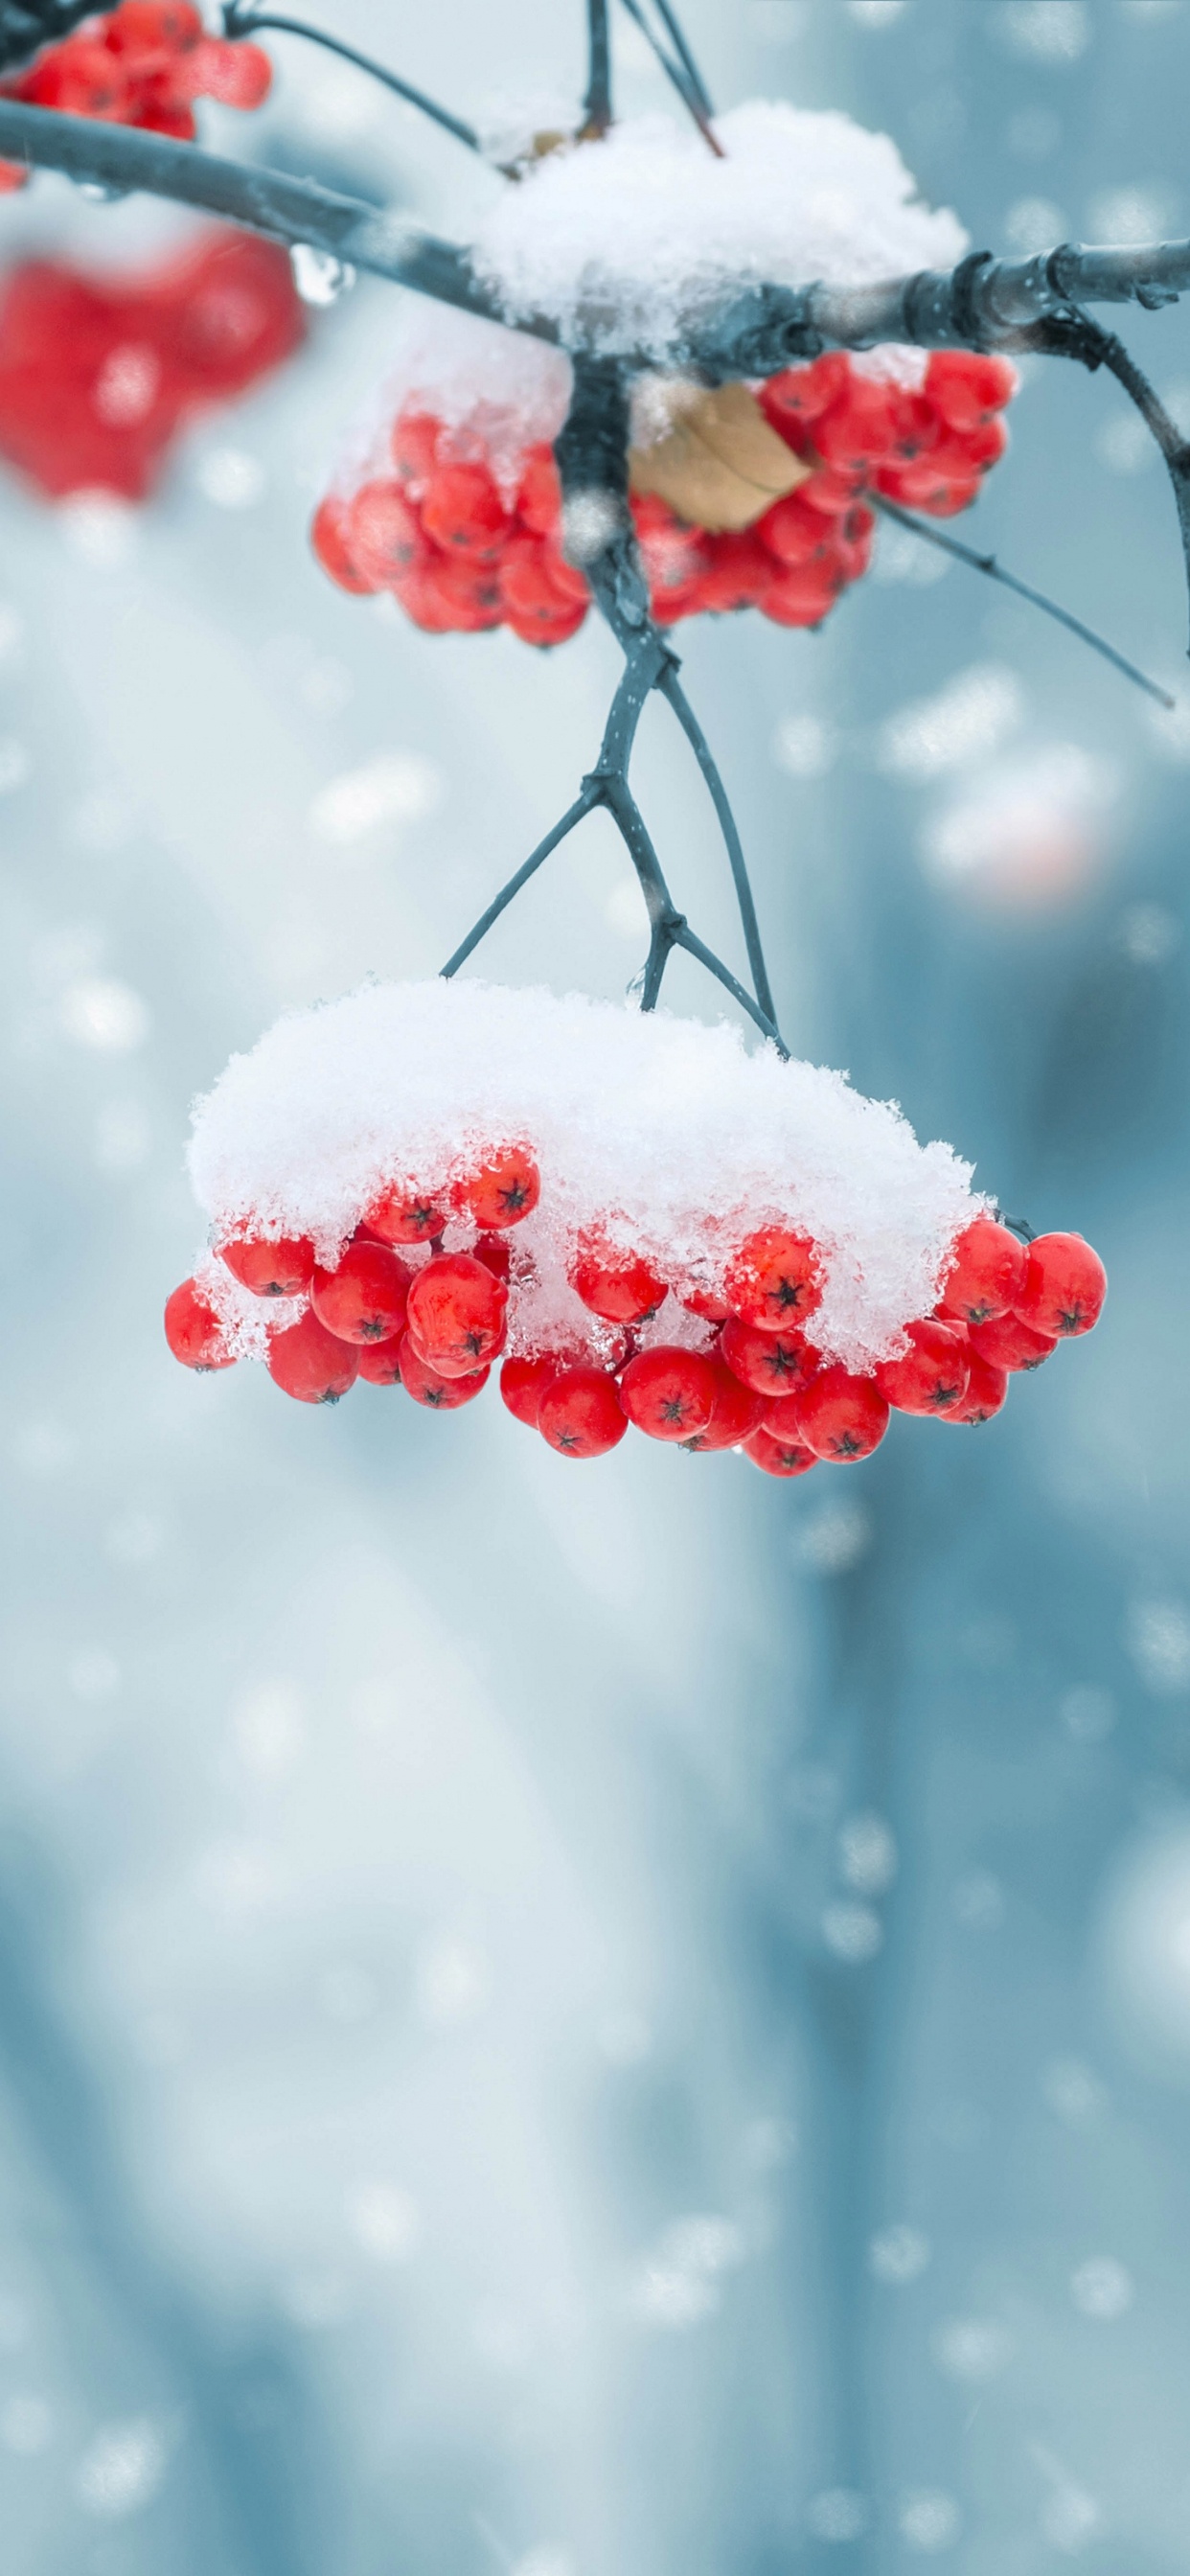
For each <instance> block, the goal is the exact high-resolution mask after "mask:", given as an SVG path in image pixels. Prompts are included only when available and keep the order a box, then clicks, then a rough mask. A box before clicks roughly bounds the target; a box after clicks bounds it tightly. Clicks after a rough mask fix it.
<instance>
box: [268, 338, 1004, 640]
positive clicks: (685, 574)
mask: <svg viewBox="0 0 1190 2576" xmlns="http://www.w3.org/2000/svg"><path fill="white" fill-rule="evenodd" d="M1016 381H1017V380H1016V374H1015V370H1014V369H1013V368H1012V367H1011V366H1010V365H1009V364H1008V362H1007V361H1006V360H1005V359H1003V358H994V357H981V356H979V355H977V354H975V353H974V352H972V351H969V350H965V349H942V350H936V351H935V352H934V354H933V355H932V356H931V357H930V359H929V361H928V363H927V365H926V368H925V372H924V375H923V378H922V381H921V384H920V385H919V386H918V387H917V388H916V389H913V390H910V389H909V388H908V387H907V386H905V385H904V384H901V383H899V382H897V381H896V380H895V379H894V378H892V377H889V376H877V375H872V374H870V373H867V372H865V371H864V369H863V368H862V367H859V366H857V365H856V364H855V363H854V361H853V360H852V359H851V358H849V357H848V356H847V355H846V353H845V352H844V351H842V350H836V351H832V352H831V353H830V354H829V355H828V356H826V357H822V358H816V359H815V360H814V362H813V364H812V365H810V366H805V367H790V368H788V369H787V370H786V372H785V373H784V374H783V375H780V376H773V377H771V378H770V379H769V380H768V381H767V383H765V384H763V385H761V386H760V387H759V388H758V392H757V400H758V401H759V403H760V406H761V409H762V411H763V413H764V415H765V418H766V419H767V421H768V422H769V424H770V426H771V427H772V428H773V429H775V430H776V431H777V432H778V433H779V435H780V437H781V438H782V439H783V440H784V442H785V445H786V446H787V447H789V448H790V449H792V451H793V453H794V454H795V455H796V456H797V457H798V459H799V460H800V462H801V463H802V464H803V465H805V466H806V467H807V468H808V469H809V470H808V472H807V473H806V475H805V477H804V479H803V480H802V481H801V482H800V483H799V485H798V487H797V489H796V490H795V491H793V492H790V493H788V494H787V495H786V496H785V497H784V498H783V499H781V500H778V501H776V502H774V503H773V505H772V506H771V507H770V508H769V509H767V510H765V511H764V513H763V515H762V516H760V517H759V518H757V519H756V520H755V521H754V522H753V524H752V525H751V526H750V527H748V528H745V529H743V530H742V531H740V532H738V533H734V532H733V533H712V532H711V531H709V530H708V529H705V528H700V527H697V526H694V525H692V524H691V523H690V522H689V521H687V520H684V519H681V518H679V517H678V516H677V515H676V513H675V512H674V511H673V510H672V509H671V508H670V507H669V506H668V505H667V503H666V502H665V501H663V500H660V499H659V498H657V497H656V495H654V494H651V493H650V494H633V496H632V514H633V518H634V520H635V522H636V530H637V536H638V539H639V543H640V550H641V556H642V559H643V562H644V567H645V571H646V574H647V577H648V582H649V589H650V595H651V600H652V608H653V614H654V616H655V617H656V619H657V620H658V622H659V624H661V625H663V626H670V625H673V624H674V623H675V622H676V621H677V620H678V619H679V618H682V617H693V616H695V615H697V614H698V612H699V611H700V610H704V609H712V610H717V611H723V610H727V609H735V608H759V609H761V610H762V611H763V613H764V615H765V616H766V617H771V618H773V619H774V620H775V621H776V623H777V624H778V625H782V626H819V625H821V623H822V620H823V618H824V617H825V616H826V615H827V613H828V611H829V610H830V608H831V607H832V605H833V603H834V601H835V600H836V599H837V598H838V596H839V594H840V592H841V591H843V590H845V589H846V588H847V586H848V584H849V583H851V582H853V581H857V580H858V579H859V577H860V575H861V574H862V573H863V572H865V571H866V569H867V566H868V561H869V558H870V555H871V547H872V530H873V526H874V518H873V513H872V511H871V509H870V508H869V507H868V506H867V503H866V501H865V497H864V496H865V494H866V493H869V492H876V493H882V494H884V495H886V496H887V498H888V499H889V500H893V501H898V502H902V503H903V504H904V505H905V506H906V507H908V508H913V509H916V510H924V511H926V512H928V513H929V514H930V515H931V516H933V517H935V518H947V517H950V516H952V515H953V514H954V512H955V511H958V510H963V509H966V508H967V506H968V504H969V503H970V502H971V501H973V500H974V499H975V497H976V494H977V492H978V491H979V488H980V483H981V481H982V478H983V476H984V474H986V472H987V470H988V468H989V466H991V465H993V464H994V463H995V461H996V459H997V458H998V457H999V456H1002V455H1003V453H1004V449H1005V447H1006V445H1007V441H1008V433H1007V430H1006V428H1005V425H1004V421H1003V418H1002V416H1001V415H1002V414H1003V411H1004V409H1005V407H1006V405H1007V404H1008V403H1009V401H1010V400H1011V398H1012V395H1013V392H1014V390H1015V387H1016ZM561 518H562V504H561V491H560V488H559V483H558V475H557V468H556V466H555V464H554V459H553V455H552V452H551V450H550V449H549V448H548V447H546V446H534V447H530V448H529V449H528V450H527V451H526V453H525V456H524V458H523V460H522V467H521V475H520V481H519V484H518V486H517V488H516V489H515V491H513V492H511V493H509V492H508V490H507V488H506V486H505V485H504V484H502V482H501V481H500V480H499V479H498V478H497V476H496V474H495V473H494V471H493V470H492V465H491V462H490V461H489V459H488V457H487V456H486V455H485V453H484V446H483V438H482V433H481V432H480V431H479V430H478V429H477V428H476V427H475V426H474V425H472V426H469V427H464V428H462V429H455V428H448V427H447V426H446V425H445V424H444V423H443V422H442V421H441V420H439V419H437V418H435V417H434V415H433V414H432V413H430V412H429V411H427V410H426V409H424V408H421V409H418V410H406V411H402V412H401V414H400V415H399V417H398V419H397V420H396V422H395V424H394V427H393V430H392V435H391V441H390V454H389V457H388V459H387V461H386V465H385V470H384V471H383V472H379V473H373V474H371V475H370V476H369V478H368V479H367V480H366V481H365V482H363V483H361V484H360V485H359V486H358V487H357V488H356V489H355V490H354V491H353V492H351V493H342V492H332V493H330V494H328V496H327V498H326V499H325V500H324V501H323V502H322V503H321V505H320V507H319V509H318V511H317V512H316V514H315V518H314V523H313V528H312V530H311V537H312V543H313V546H314V551H315V553H316V555H317V556H318V559H319V561H320V563H321V564H322V565H323V568H324V570H325V571H327V572H328V573H329V574H330V576H331V578H332V580H334V581H337V582H338V583H339V584H340V586H341V588H342V589H344V590H350V591H360V592H371V591H379V590H389V591H392V592H393V593H394V595H395V596H396V598H397V599H399V601H400V603H401V605H402V607H403V608H404V609H405V611H406V613H407V615H408V616H409V617H411V618H412V619H413V622H414V624H415V625H418V626H422V627H426V628H428V629H429V630H430V631H432V632H437V633H442V632H446V631H451V630H453V631H460V630H461V631H466V632H477V631H479V630H480V629H482V628H486V627H492V626H510V627H511V628H512V630H513V632H514V634H516V635H519V636H521V637H523V639H524V640H525V641H526V642H527V643H531V644H560V643H562V642H564V641H565V638H566V637H567V636H568V635H572V634H573V633H574V632H575V629H576V628H577V627H579V626H581V624H582V621H583V618H584V616H585V614H586V611H587V608H588V606H589V604H590V591H589V588H588V585H587V583H586V581H585V580H584V578H583V575H582V574H581V572H578V571H576V570H574V569H573V568H572V566H571V565H570V564H568V563H567V561H566V559H565V557H564V555H563V553H562V527H561Z"/></svg>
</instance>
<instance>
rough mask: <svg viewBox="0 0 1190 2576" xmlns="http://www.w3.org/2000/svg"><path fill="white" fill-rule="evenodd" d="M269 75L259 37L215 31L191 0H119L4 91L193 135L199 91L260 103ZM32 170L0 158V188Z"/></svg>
mask: <svg viewBox="0 0 1190 2576" xmlns="http://www.w3.org/2000/svg"><path fill="white" fill-rule="evenodd" d="M272 77H273V71H272V64H271V63H270V61H269V58H268V55H267V54H266V53H265V52H264V51H263V50H262V48H261V46H259V45H252V44H229V43H228V42H227V41H226V39H225V38H223V37H221V36H208V34H207V32H206V29H205V27H204V25H203V22H202V17H201V15H200V13H199V11H198V10H197V9H196V8H194V7H192V6H191V0H120V6H119V7H118V8H117V9H111V10H108V11H105V12H104V13H102V14H99V15H96V16H95V17H93V18H84V19H83V21H82V24H81V26H79V27H76V28H75V30H74V33H73V34H72V35H69V36H66V37H64V38H63V40H62V42H61V43H60V44H56V45H44V46H43V47H42V49H41V52H40V53H39V54H37V55H35V56H34V59H33V61H32V62H31V63H29V64H28V65H27V66H26V67H25V69H24V70H22V71H20V72H17V73H15V74H13V75H11V76H10V77H9V78H8V79H7V80H3V81H0V96H3V97H4V98H19V99H24V100H25V101H26V102H27V104H28V105H29V106H30V107H51V108H57V109H58V110H59V111H60V112H61V113H62V114H63V115H66V116H94V117H98V118H100V119H101V120H102V121H103V122H104V123H106V124H109V125H140V126H143V127H145V128H147V130H148V131H149V132H150V133H152V134H170V135H173V136H174V138H175V140H177V141H178V142H181V143H192V142H193V140H194V137H195V134H196V132H197V130H198V129H197V127H196V125H195V121H194V101H195V99H196V98H211V99H217V100H218V102H219V104H220V106H221V107H245V108H252V107H260V106H262V105H263V103H264V100H265V99H266V98H267V97H268V93H269V88H270V85H271V82H272ZM28 175H29V173H28V171H27V170H26V168H25V166H24V164H23V163H22V162H19V161H4V162H0V189H13V188H21V187H23V186H24V184H25V181H26V179H27V178H28Z"/></svg>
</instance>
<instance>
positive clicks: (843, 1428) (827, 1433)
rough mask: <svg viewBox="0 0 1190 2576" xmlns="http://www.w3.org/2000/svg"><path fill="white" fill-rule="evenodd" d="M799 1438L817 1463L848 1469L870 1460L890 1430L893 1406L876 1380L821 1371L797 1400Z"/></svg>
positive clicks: (830, 1369) (835, 1369)
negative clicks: (828, 1462) (826, 1461)
mask: <svg viewBox="0 0 1190 2576" xmlns="http://www.w3.org/2000/svg"><path fill="white" fill-rule="evenodd" d="M794 1403H795V1405H796V1411H797V1429H798V1436H799V1438H800V1439H801V1440H803V1441H804V1442H805V1445H806V1447H807V1448H808V1449H812V1450H813V1452H814V1455H815V1457H816V1458H829V1459H830V1460H831V1461H832V1462H833V1463H834V1465H836V1466H847V1465H850V1464H852V1463H853V1462H855V1461H858V1460H859V1459H860V1458H870V1457H871V1454H872V1451H873V1449H875V1448H877V1447H878V1445H879V1443H880V1442H881V1441H882V1440H883V1438H884V1435H885V1432H886V1431H887V1429H888V1414H889V1407H888V1401H887V1398H886V1397H885V1396H883V1395H882V1394H881V1392H880V1389H879V1387H878V1386H875V1385H873V1382H872V1380H871V1378H870V1377H853V1376H852V1375H851V1372H850V1370H849V1369H845V1368H839V1367H837V1366H833V1365H832V1366H831V1367H828V1368H822V1369H819V1371H818V1374H817V1376H816V1377H813V1378H811V1380H810V1383H809V1385H808V1386H807V1387H806V1389H805V1391H804V1393H803V1394H801V1395H799V1396H797V1397H795V1399H794Z"/></svg>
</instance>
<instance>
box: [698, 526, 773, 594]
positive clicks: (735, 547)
mask: <svg viewBox="0 0 1190 2576" xmlns="http://www.w3.org/2000/svg"><path fill="white" fill-rule="evenodd" d="M707 551H708V554H709V557H710V561H709V563H708V564H707V567H706V569H705V571H704V572H703V573H701V575H700V576H699V582H698V592H699V600H698V604H699V607H700V608H701V609H703V610H707V611H710V612H711V613H713V614H717V615H726V614H729V613H730V611H731V610H732V609H736V608H763V606H764V603H765V597H766V594H767V592H768V588H769V584H770V582H771V581H772V578H773V563H772V557H771V555H770V554H769V553H768V550H767V548H766V547H764V546H762V545H761V544H760V543H759V542H758V540H757V538H756V537H755V536H754V535H753V533H752V531H751V529H748V530H746V531H745V532H744V533H743V534H742V535H740V536H733V535H725V536H711V537H709V538H708V540H707Z"/></svg>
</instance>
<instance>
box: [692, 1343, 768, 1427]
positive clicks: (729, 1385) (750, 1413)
mask: <svg viewBox="0 0 1190 2576" xmlns="http://www.w3.org/2000/svg"><path fill="white" fill-rule="evenodd" d="M707 1367H708V1368H709V1369H710V1372H711V1375H712V1377H713V1379H714V1381H715V1397H714V1402H713V1404H712V1406H711V1418H710V1421H709V1422H708V1423H707V1424H706V1426H705V1428H704V1429H703V1430H702V1431H696V1432H695V1433H694V1434H693V1436H692V1438H691V1439H689V1440H686V1441H684V1442H683V1444H682V1445H683V1447H684V1448H686V1449H699V1450H702V1449H738V1448H739V1446H740V1444H741V1442H742V1441H745V1440H747V1439H749V1438H750V1437H751V1434H752V1433H753V1432H754V1431H756V1430H758V1429H759V1427H760V1424H761V1422H762V1420H763V1418H764V1411H765V1405H766V1402H767V1398H766V1397H765V1396H763V1395H758V1394H757V1393H756V1390H755V1388H754V1387H750V1386H744V1385H742V1384H741V1381H740V1379H739V1378H738V1377H736V1376H734V1375H733V1372H732V1371H731V1369H729V1368H727V1367H725V1365H724V1363H723V1361H722V1360H720V1359H713V1358H711V1357H710V1356H708V1358H707Z"/></svg>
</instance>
